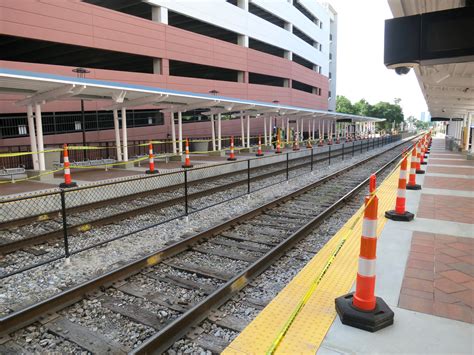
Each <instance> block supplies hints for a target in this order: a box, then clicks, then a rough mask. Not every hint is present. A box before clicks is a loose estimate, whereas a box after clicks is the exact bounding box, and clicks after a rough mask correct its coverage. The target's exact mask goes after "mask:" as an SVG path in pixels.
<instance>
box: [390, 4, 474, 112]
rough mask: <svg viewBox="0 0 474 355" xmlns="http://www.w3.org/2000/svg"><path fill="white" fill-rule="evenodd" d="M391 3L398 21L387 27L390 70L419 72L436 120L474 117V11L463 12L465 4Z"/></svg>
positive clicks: (428, 104) (468, 8)
mask: <svg viewBox="0 0 474 355" xmlns="http://www.w3.org/2000/svg"><path fill="white" fill-rule="evenodd" d="M388 3H389V6H390V9H391V11H392V13H393V15H394V17H395V19H393V20H387V21H386V33H385V58H384V62H385V64H386V66H387V67H389V68H397V67H403V66H405V67H413V68H414V72H415V74H416V77H417V80H418V83H419V85H420V88H421V90H422V93H423V96H424V98H425V100H426V103H427V106H428V110H429V111H430V114H431V117H433V118H435V117H441V118H447V119H448V120H449V119H450V118H459V117H467V115H468V114H469V112H474V26H473V25H472V24H473V23H474V7H463V6H465V4H466V2H465V0H420V1H412V0H388ZM397 32H398V35H397ZM432 121H433V119H432Z"/></svg>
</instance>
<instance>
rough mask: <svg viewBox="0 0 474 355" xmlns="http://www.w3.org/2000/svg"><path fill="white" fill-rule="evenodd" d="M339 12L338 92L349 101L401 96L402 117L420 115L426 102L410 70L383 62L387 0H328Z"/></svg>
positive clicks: (379, 99) (372, 102) (372, 101)
mask: <svg viewBox="0 0 474 355" xmlns="http://www.w3.org/2000/svg"><path fill="white" fill-rule="evenodd" d="M328 2H329V3H331V4H332V5H333V7H334V9H335V10H336V11H337V13H338V19H337V21H338V32H337V35H338V39H337V41H338V43H337V83H336V85H337V87H336V91H337V95H344V96H346V97H347V98H348V99H350V100H351V101H352V102H355V101H358V100H360V99H362V98H365V99H366V100H367V101H368V102H369V103H371V104H375V103H377V102H379V101H388V102H392V103H393V100H394V99H395V98H400V99H402V101H401V102H400V105H401V106H402V108H403V113H404V115H405V117H408V116H410V115H413V116H415V117H416V118H419V117H420V114H421V112H422V111H427V107H426V103H425V100H424V97H423V94H422V92H421V89H420V86H419V84H418V81H417V79H416V76H415V73H414V72H413V70H411V71H410V73H408V74H407V75H397V74H395V71H394V70H389V69H387V68H386V67H385V65H384V64H383V51H384V21H385V20H386V19H389V18H392V17H393V16H392V13H391V11H390V8H389V6H388V3H387V0H328Z"/></svg>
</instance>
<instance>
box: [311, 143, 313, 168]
mask: <svg viewBox="0 0 474 355" xmlns="http://www.w3.org/2000/svg"><path fill="white" fill-rule="evenodd" d="M313 155H314V148H311V171H313Z"/></svg>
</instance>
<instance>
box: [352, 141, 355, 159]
mask: <svg viewBox="0 0 474 355" xmlns="http://www.w3.org/2000/svg"><path fill="white" fill-rule="evenodd" d="M354 143H355V142H354V141H352V156H354Z"/></svg>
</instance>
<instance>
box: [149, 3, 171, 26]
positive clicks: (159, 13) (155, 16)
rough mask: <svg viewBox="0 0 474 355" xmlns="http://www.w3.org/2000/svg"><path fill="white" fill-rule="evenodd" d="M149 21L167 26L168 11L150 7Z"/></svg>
mask: <svg viewBox="0 0 474 355" xmlns="http://www.w3.org/2000/svg"><path fill="white" fill-rule="evenodd" d="M151 19H152V21H154V22H159V23H163V24H165V25H167V24H168V9H167V8H166V7H163V6H152V7H151Z"/></svg>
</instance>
